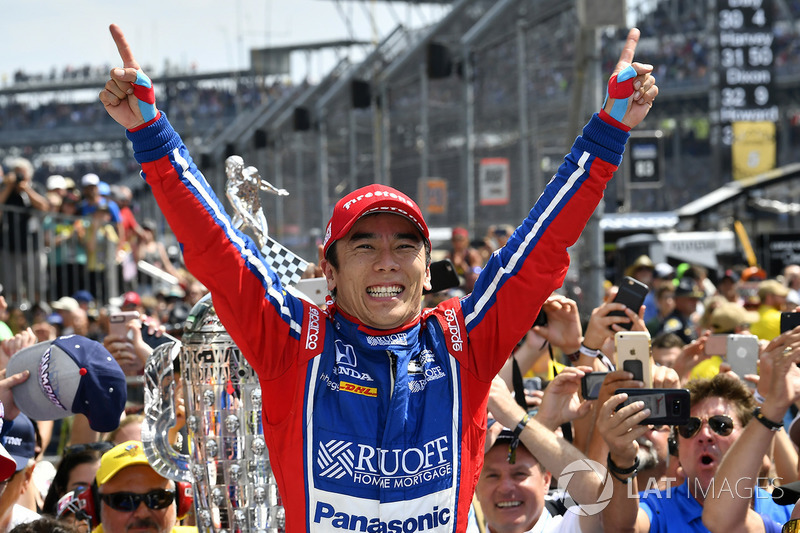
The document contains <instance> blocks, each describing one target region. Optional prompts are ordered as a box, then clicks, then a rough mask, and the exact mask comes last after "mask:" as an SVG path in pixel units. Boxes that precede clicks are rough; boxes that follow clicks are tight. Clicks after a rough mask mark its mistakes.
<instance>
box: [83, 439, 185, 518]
mask: <svg viewBox="0 0 800 533" xmlns="http://www.w3.org/2000/svg"><path fill="white" fill-rule="evenodd" d="M95 479H96V480H97V490H98V492H99V494H98V500H99V503H100V508H99V513H100V525H99V526H98V527H97V528H95V530H94V531H95V533H124V532H128V531H142V532H145V531H146V532H150V533H169V532H174V533H178V532H189V531H197V528H195V527H183V526H177V525H176V524H177V521H178V516H177V502H176V498H177V497H178V495H177V494H176V487H175V482H173V481H172V480H169V479H166V478H164V477H161V475H159V474H158V473H157V472H156V471H155V470H153V468H152V467H151V466H150V463H148V462H147V457H146V456H145V454H144V450H143V448H142V443H141V442H139V441H128V442H123V443H122V444H118V445H117V446H115V447H113V448H111V449H110V450H109V451H107V452H106V453H104V454H103V457H102V458H101V459H100V468H99V469H98V470H97V476H96V478H95Z"/></svg>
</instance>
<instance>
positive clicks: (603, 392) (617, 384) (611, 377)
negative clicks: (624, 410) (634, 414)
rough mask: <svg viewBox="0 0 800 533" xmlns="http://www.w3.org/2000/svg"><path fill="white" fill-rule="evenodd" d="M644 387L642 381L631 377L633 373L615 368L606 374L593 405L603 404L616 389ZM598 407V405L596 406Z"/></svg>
mask: <svg viewBox="0 0 800 533" xmlns="http://www.w3.org/2000/svg"><path fill="white" fill-rule="evenodd" d="M641 387H644V383H642V382H641V381H637V380H635V379H633V374H631V373H630V372H626V371H625V370H615V371H613V372H609V373H608V374H606V378H605V379H604V380H603V384H602V385H601V386H600V392H599V394H598V395H597V402H595V405H597V406H601V405H603V404H605V403H606V402H607V401H608V400H609V399H610V398H611V397H612V396H614V391H615V390H617V389H636V388H641ZM598 409H599V407H598Z"/></svg>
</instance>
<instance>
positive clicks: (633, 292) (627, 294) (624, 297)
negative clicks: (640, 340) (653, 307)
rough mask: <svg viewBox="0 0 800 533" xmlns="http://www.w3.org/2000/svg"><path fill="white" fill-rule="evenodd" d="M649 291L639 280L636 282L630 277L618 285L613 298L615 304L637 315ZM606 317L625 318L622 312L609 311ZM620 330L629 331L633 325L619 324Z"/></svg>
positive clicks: (626, 277)
mask: <svg viewBox="0 0 800 533" xmlns="http://www.w3.org/2000/svg"><path fill="white" fill-rule="evenodd" d="M649 290H650V289H649V288H648V287H647V285H645V284H644V283H642V282H641V281H639V280H636V279H634V278H632V277H630V276H625V278H624V279H623V280H622V282H621V283H620V284H619V289H618V290H617V295H616V296H615V297H614V302H615V303H621V304H624V305H625V307H627V308H628V309H630V310H631V311H633V312H634V313H639V309H640V308H641V307H642V304H644V299H645V297H646V296H647V292H648V291H649ZM608 316H621V317H626V318H627V315H626V314H625V312H624V311H611V312H609V313H608ZM619 326H620V327H621V328H625V329H631V327H632V326H633V324H632V323H631V322H622V323H620V324H619Z"/></svg>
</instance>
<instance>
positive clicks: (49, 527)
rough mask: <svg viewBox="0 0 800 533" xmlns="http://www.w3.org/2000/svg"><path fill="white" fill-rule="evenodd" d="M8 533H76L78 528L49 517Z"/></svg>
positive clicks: (18, 526)
mask: <svg viewBox="0 0 800 533" xmlns="http://www.w3.org/2000/svg"><path fill="white" fill-rule="evenodd" d="M9 533H78V528H76V527H75V526H73V525H72V524H69V523H67V522H62V521H61V520H57V519H55V518H53V517H51V516H43V517H41V518H37V519H36V520H34V521H33V522H26V523H24V524H19V525H17V526H15V527H14V529H12V530H10V531H9Z"/></svg>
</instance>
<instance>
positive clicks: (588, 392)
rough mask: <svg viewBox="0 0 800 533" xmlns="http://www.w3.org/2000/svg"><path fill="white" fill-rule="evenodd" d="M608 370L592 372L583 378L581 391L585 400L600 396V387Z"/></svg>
mask: <svg viewBox="0 0 800 533" xmlns="http://www.w3.org/2000/svg"><path fill="white" fill-rule="evenodd" d="M607 375H608V372H590V373H588V374H584V376H583V377H582V378H581V393H582V394H583V398H584V400H596V399H597V398H598V397H599V396H600V387H602V386H603V381H604V380H605V379H606V376H607Z"/></svg>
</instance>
